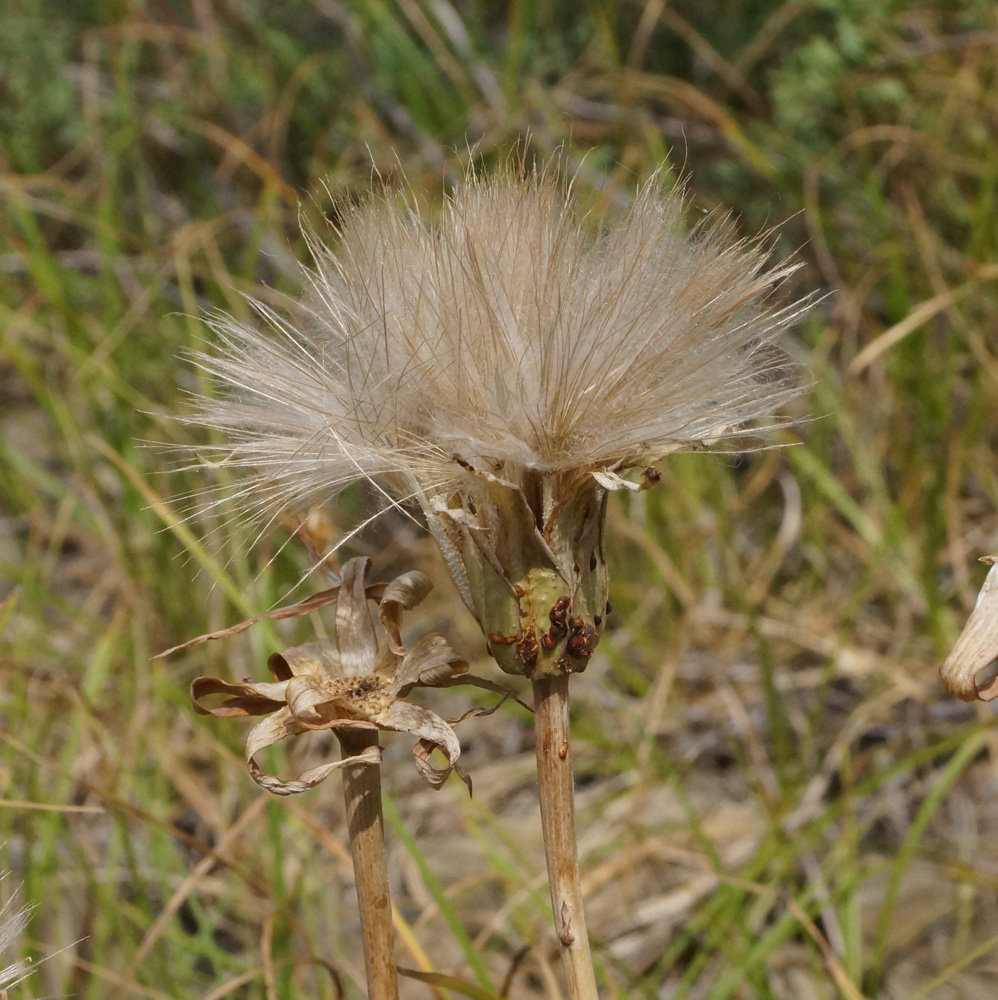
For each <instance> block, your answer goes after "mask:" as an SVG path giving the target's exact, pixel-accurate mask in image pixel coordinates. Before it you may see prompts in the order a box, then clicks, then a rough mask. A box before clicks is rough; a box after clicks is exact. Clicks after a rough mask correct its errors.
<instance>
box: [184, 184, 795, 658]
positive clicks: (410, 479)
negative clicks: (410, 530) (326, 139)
mask: <svg viewBox="0 0 998 1000" xmlns="http://www.w3.org/2000/svg"><path fill="white" fill-rule="evenodd" d="M684 214H685V213H684V207H683V201H682V197H681V194H680V193H678V192H676V191H672V192H669V193H663V192H662V190H661V183H660V179H659V178H657V177H656V178H653V179H652V180H651V181H650V182H648V183H647V184H646V185H645V186H644V187H643V188H642V189H641V190H640V191H639V192H638V195H637V197H636V198H635V200H634V202H633V204H632V206H631V208H630V209H629V210H628V211H627V212H626V213H624V215H623V216H622V217H621V218H619V219H617V220H616V221H615V222H612V223H609V224H605V225H600V224H599V223H598V220H594V219H591V218H588V217H586V216H585V215H584V214H583V213H582V212H581V210H580V209H579V207H578V204H577V202H576V200H575V198H574V196H573V193H572V190H571V185H569V184H566V183H565V182H564V181H563V179H561V178H560V177H559V176H557V174H556V173H551V172H547V173H545V172H541V173H535V174H533V175H531V176H528V177H527V178H526V179H523V178H521V177H520V176H518V175H516V174H514V172H512V171H511V170H507V171H505V172H500V173H499V174H498V175H496V176H493V177H478V176H474V175H472V176H469V177H468V178H467V179H466V180H465V182H464V184H463V185H462V186H461V187H460V188H459V189H458V190H457V191H456V193H455V194H453V195H452V196H451V197H450V198H448V199H447V200H446V201H445V204H444V206H443V209H442V211H441V214H440V216H439V218H438V219H437V220H436V221H431V220H430V219H429V218H428V217H427V215H426V213H424V212H423V211H421V210H420V209H419V208H418V207H417V206H416V205H415V204H413V203H412V202H411V201H410V202H406V201H405V200H404V198H403V197H402V196H401V195H394V194H393V195H381V196H374V197H372V198H370V199H369V200H368V201H367V202H365V203H364V204H362V205H360V206H359V207H357V206H351V207H348V208H345V209H344V210H343V213H342V219H341V222H340V224H339V228H338V230H337V232H336V239H337V243H338V248H337V250H336V252H333V251H331V250H330V249H327V248H326V247H325V246H323V245H322V244H320V243H319V242H318V241H317V240H315V239H313V241H312V252H313V256H314V263H315V267H314V270H313V271H311V272H310V273H309V274H308V279H307V287H306V290H305V293H304V296H303V298H302V299H301V301H300V302H299V303H298V304H297V305H296V306H295V307H294V308H293V309H292V310H291V311H290V312H289V314H288V315H287V316H281V315H277V314H276V313H275V312H273V311H272V310H270V309H268V308H266V307H263V306H258V310H259V312H260V314H261V317H262V318H263V320H264V321H265V325H266V326H269V327H270V329H269V330H265V331H260V330H258V329H257V328H255V327H253V326H250V325H245V324H241V323H237V322H235V321H234V320H231V319H229V318H227V317H217V318H215V320H214V321H213V323H212V325H213V327H214V329H215V331H216V332H217V333H218V335H219V338H220V340H221V345H222V346H221V351H220V353H217V354H215V355H212V356H210V357H209V356H203V357H201V358H200V364H201V365H202V366H203V367H204V368H205V369H206V370H207V371H208V372H209V373H210V374H211V375H212V376H214V378H215V379H216V380H217V381H218V382H219V383H220V385H221V390H222V391H221V393H220V396H219V398H218V399H213V400H203V401H202V404H201V410H200V415H199V417H198V418H196V420H197V422H200V423H202V424H205V425H207V426H209V427H210V428H212V429H214V430H216V431H222V432H224V433H225V435H226V436H227V439H228V444H226V445H225V446H220V447H219V450H218V457H219V459H220V460H221V461H222V462H224V464H225V465H227V466H229V467H230V468H236V469H240V470H244V471H245V473H246V479H245V481H244V483H245V489H244V492H243V493H242V496H243V498H244V499H245V500H246V502H247V503H248V505H249V506H250V507H252V508H254V509H255V512H256V513H258V514H260V513H263V514H269V515H271V516H278V515H280V514H283V513H285V512H288V511H297V512H302V511H308V510H310V509H313V508H314V507H315V506H317V505H320V504H323V503H325V502H327V501H328V500H330V499H331V498H332V497H334V496H335V495H336V494H337V493H338V492H339V491H340V490H342V489H343V488H344V487H345V486H347V485H349V484H350V483H352V482H355V481H356V480H358V479H361V478H368V479H371V480H372V481H374V482H375V483H376V484H378V486H379V488H380V489H382V491H383V492H384V495H385V496H386V497H388V498H391V500H392V501H394V502H400V501H406V500H414V501H415V502H416V503H418V504H419V506H420V507H421V508H422V510H423V512H424V514H425V516H426V518H427V522H428V524H429V527H430V529H431V531H433V533H434V535H435V536H436V537H437V539H438V541H439V542H440V544H441V546H442V548H443V550H444V554H445V558H446V559H447V561H448V565H449V567H450V569H451V572H452V575H453V576H454V579H455V581H456V583H457V585H458V588H459V590H460V591H461V594H462V596H463V597H464V600H465V602H466V603H467V604H468V606H469V607H471V608H472V609H473V610H474V611H475V613H476V615H477V616H478V618H479V621H480V623H481V624H482V627H483V630H484V631H485V634H486V636H488V637H489V638H490V644H491V648H492V650H493V653H494V654H495V655H496V657H497V659H498V660H499V661H500V664H501V665H502V666H503V668H504V669H507V670H512V671H514V672H518V673H524V672H525V673H535V672H536V671H538V670H546V669H548V668H549V667H550V668H552V669H553V666H552V665H555V664H558V665H560V666H559V667H558V669H563V670H564V669H572V670H574V669H581V668H582V667H584V666H585V662H586V661H587V660H588V657H589V655H590V653H591V652H592V649H593V647H594V646H595V643H596V641H597V640H598V638H599V633H600V630H601V628H602V620H603V616H604V612H605V604H606V589H607V588H606V570H605V560H604V556H603V542H602V532H603V516H604V515H603V512H604V509H605V497H606V492H607V490H612V489H620V488H632V489H636V488H639V487H640V486H641V485H642V483H636V482H632V481H630V480H628V479H625V478H624V476H625V475H626V474H627V472H628V471H629V470H631V469H640V468H645V467H647V466H651V465H653V464H654V463H655V462H657V461H659V460H661V459H662V458H663V457H664V456H666V455H668V454H669V453H671V452H675V451H679V450H684V449H691V448H697V447H701V446H703V445H705V444H716V443H718V442H724V441H727V442H732V441H737V440H738V439H739V438H741V437H742V436H743V435H745V434H747V433H752V432H754V428H753V426H752V425H753V424H754V423H755V422H757V421H759V420H764V419H767V418H771V417H772V416H773V414H774V413H775V411H776V410H777V409H778V408H779V407H780V406H781V405H782V404H783V403H785V402H786V401H787V400H788V399H789V398H791V397H792V396H793V395H794V394H795V393H796V392H797V391H799V390H798V379H797V377H796V367H795V365H793V364H792V363H791V362H790V361H789V359H788V357H787V355H786V354H785V353H784V352H783V351H782V350H781V349H780V348H779V347H778V346H777V345H776V343H775V341H776V338H777V336H778V335H779V334H780V333H781V331H782V330H783V329H784V328H785V327H786V326H787V325H788V324H790V323H791V322H792V321H794V320H795V319H796V318H797V317H798V316H799V315H800V314H801V313H802V312H803V311H804V309H805V308H806V306H805V305H803V304H800V303H798V304H795V305H790V306H778V305H774V304H772V298H773V292H774V291H775V290H776V289H777V288H778V287H779V286H780V285H781V284H782V283H783V282H784V280H785V278H786V277H787V276H788V275H789V274H790V273H791V272H792V271H793V270H794V267H793V265H783V266H780V267H777V268H775V269H770V270H767V269H766V257H767V253H766V250H765V248H764V247H763V246H761V245H759V244H758V243H745V242H738V241H736V240H734V239H733V237H732V235H731V232H730V226H729V225H728V224H727V223H726V222H725V221H724V220H721V221H716V220H713V221H712V220H707V221H704V222H702V223H700V224H699V225H697V226H695V227H693V229H692V232H688V231H687V229H686V226H685V221H684ZM654 478H655V473H654V470H650V472H649V474H648V476H647V477H646V478H645V479H644V481H643V485H649V484H650V483H652V482H653V481H654ZM558 602H562V604H564V609H563V611H559V610H557V609H558V608H561V607H562V604H559V603H558ZM565 602H567V604H565ZM500 605H503V606H504V610H502V612H501V613H500V612H498V611H497V610H496V609H497V608H498V607H499V606H500ZM487 608H491V609H492V610H491V611H490V610H487Z"/></svg>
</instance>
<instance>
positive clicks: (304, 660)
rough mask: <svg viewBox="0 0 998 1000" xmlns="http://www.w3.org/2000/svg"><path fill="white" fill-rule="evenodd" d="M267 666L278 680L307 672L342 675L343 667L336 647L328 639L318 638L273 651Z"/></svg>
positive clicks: (332, 675)
mask: <svg viewBox="0 0 998 1000" xmlns="http://www.w3.org/2000/svg"><path fill="white" fill-rule="evenodd" d="M267 667H268V669H269V670H270V672H271V674H272V675H273V676H274V678H275V679H276V680H289V679H290V678H292V677H301V676H303V675H305V674H316V675H318V676H320V677H321V676H328V677H342V676H343V668H342V666H341V664H340V657H339V654H338V653H337V651H336V647H335V646H334V645H333V644H332V643H331V642H330V641H329V640H328V639H316V640H314V641H313V642H306V643H305V644H304V645H302V646H292V647H290V648H289V649H282V650H281V651H280V652H279V653H271V655H270V659H269V660H267Z"/></svg>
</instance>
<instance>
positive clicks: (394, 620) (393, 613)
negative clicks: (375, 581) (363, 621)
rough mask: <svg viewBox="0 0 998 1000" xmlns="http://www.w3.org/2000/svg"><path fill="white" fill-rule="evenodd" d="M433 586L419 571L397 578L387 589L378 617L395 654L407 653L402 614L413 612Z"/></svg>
mask: <svg viewBox="0 0 998 1000" xmlns="http://www.w3.org/2000/svg"><path fill="white" fill-rule="evenodd" d="M432 587H433V584H432V583H430V581H429V579H428V578H427V577H426V576H425V575H424V574H423V573H420V572H419V571H418V570H413V571H412V572H410V573H403V574H402V576H397V577H396V578H395V579H394V580H392V582H391V583H389V584H388V586H387V587H386V588H385V592H384V594H383V595H382V597H381V605H380V607H379V608H378V617H379V618H380V619H381V624H382V625H383V626H384V628H385V633H386V635H387V636H388V646H389V648H390V649H391V651H392V652H393V653H396V654H397V655H399V656H401V655H402V654H403V653H404V652H405V647H404V646H403V645H402V636H401V631H400V630H401V627H402V612H403V611H411V610H412V609H413V608H414V607H415V606H416V605H417V604H419V602H420V601H422V600H423V598H424V597H426V595H427V594H428V593H429V592H430V590H431V589H432Z"/></svg>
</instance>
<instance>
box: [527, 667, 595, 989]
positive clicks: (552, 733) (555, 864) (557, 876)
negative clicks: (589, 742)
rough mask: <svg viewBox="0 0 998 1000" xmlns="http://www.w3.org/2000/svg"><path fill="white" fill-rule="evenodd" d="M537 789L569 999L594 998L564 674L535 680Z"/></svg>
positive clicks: (552, 899) (545, 855) (545, 854)
mask: <svg viewBox="0 0 998 1000" xmlns="http://www.w3.org/2000/svg"><path fill="white" fill-rule="evenodd" d="M534 732H535V734H536V738H537V791H538V797H539V798H540V803H541V828H542V829H543V831H544V858H545V860H546V862H547V868H548V881H549V882H550V883H551V909H552V910H553V911H554V926H555V931H556V933H557V935H558V942H559V945H560V949H561V957H562V963H563V965H564V967H565V976H566V978H567V980H568V995H569V996H570V997H572V1000H598V997H599V994H598V993H597V991H596V979H595V977H594V975H593V963H592V956H591V955H590V953H589V934H588V933H587V931H586V917H585V913H584V912H583V904H582V885H581V883H580V881H579V852H578V848H577V846H576V841H575V795H574V786H573V781H572V755H571V734H570V732H569V725H568V675H564V676H561V677H541V678H538V679H537V680H535V681H534Z"/></svg>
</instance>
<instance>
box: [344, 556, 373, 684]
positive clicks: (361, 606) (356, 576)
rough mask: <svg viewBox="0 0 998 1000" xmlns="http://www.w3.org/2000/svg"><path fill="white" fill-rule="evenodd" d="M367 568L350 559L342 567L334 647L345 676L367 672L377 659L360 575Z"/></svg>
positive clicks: (362, 561)
mask: <svg viewBox="0 0 998 1000" xmlns="http://www.w3.org/2000/svg"><path fill="white" fill-rule="evenodd" d="M370 566H371V560H370V559H367V558H358V559H351V560H350V561H349V562H348V563H347V564H346V565H345V566H344V567H343V574H342V579H341V581H340V597H339V600H338V601H337V602H336V647H337V649H339V652H340V666H341V668H342V670H343V673H344V675H345V676H347V677H359V676H360V675H361V674H364V673H369V672H370V670H371V668H372V667H373V665H374V663H375V662H376V661H377V659H378V636H377V633H376V632H375V631H374V622H373V621H372V620H371V615H370V613H369V612H368V610H367V594H366V593H365V590H364V575H365V574H366V573H367V571H368V569H369V568H370Z"/></svg>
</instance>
